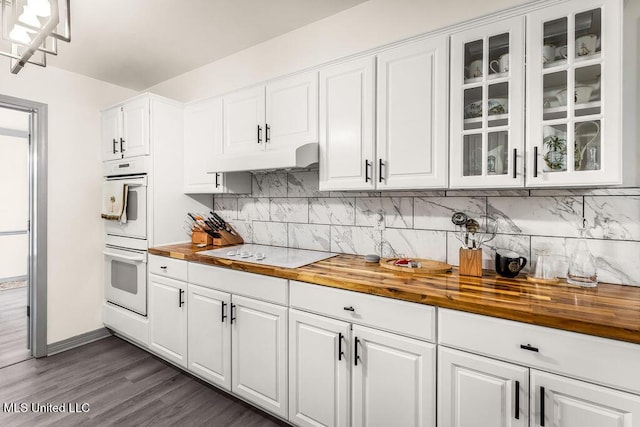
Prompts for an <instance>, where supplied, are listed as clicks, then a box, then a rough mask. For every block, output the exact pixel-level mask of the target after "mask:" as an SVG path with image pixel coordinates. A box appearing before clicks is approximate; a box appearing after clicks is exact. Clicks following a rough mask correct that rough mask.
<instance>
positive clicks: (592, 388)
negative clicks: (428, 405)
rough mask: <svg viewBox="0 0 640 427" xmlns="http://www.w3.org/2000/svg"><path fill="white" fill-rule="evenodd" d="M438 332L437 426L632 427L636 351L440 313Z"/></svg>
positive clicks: (637, 398) (639, 398)
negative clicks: (546, 370)
mask: <svg viewBox="0 0 640 427" xmlns="http://www.w3.org/2000/svg"><path fill="white" fill-rule="evenodd" d="M438 327H439V334H438V338H439V344H440V347H439V348H438V425H439V426H446V427H449V426H451V427H465V426H536V427H538V426H539V427H609V426H611V427H613V426H618V427H623V426H624V427H640V383H639V382H638V374H637V373H638V367H637V363H633V362H632V361H637V360H638V359H639V355H640V346H637V345H633V344H629V343H622V342H619V341H614V340H607V339H603V338H597V337H592V336H588V335H583V334H577V333H573V332H566V331H559V330H556V329H550V328H545V327H541V326H534V325H526V324H523V323H519V322H514V321H510V320H503V319H496V318H492V317H488V316H481V315H476V314H470V313H463V312H459V311H454V310H447V309H439V310H438ZM449 347H455V349H452V348H449ZM540 369H548V370H552V371H554V373H549V372H545V371H542V370H540ZM565 375H571V376H575V378H569V377H567V376H565ZM625 375H626V376H627V377H629V378H628V379H625V378H624V377H625ZM594 382H601V383H603V384H607V385H606V386H605V385H598V384H595V383H594ZM615 388H620V389H623V388H625V389H628V390H631V391H632V392H631V393H630V392H627V391H622V390H616V389H615Z"/></svg>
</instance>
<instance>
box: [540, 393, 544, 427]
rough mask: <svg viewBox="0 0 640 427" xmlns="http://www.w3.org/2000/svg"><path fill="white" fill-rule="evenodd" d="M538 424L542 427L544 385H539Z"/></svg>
mask: <svg viewBox="0 0 640 427" xmlns="http://www.w3.org/2000/svg"><path fill="white" fill-rule="evenodd" d="M540 426H541V427H544V387H542V386H541V387H540Z"/></svg>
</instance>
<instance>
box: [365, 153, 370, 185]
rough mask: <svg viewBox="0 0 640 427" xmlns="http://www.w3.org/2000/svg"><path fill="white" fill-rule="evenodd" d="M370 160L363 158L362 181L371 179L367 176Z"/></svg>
mask: <svg viewBox="0 0 640 427" xmlns="http://www.w3.org/2000/svg"><path fill="white" fill-rule="evenodd" d="M371 166H372V165H371V162H369V160H367V159H365V160H364V182H369V181H371V177H370V176H369V167H371Z"/></svg>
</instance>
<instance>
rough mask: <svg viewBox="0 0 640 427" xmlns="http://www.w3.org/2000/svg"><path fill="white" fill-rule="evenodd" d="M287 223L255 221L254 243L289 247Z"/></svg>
mask: <svg viewBox="0 0 640 427" xmlns="http://www.w3.org/2000/svg"><path fill="white" fill-rule="evenodd" d="M287 237H288V236H287V223H286V222H262V221H253V243H257V244H259V245H273V246H287Z"/></svg>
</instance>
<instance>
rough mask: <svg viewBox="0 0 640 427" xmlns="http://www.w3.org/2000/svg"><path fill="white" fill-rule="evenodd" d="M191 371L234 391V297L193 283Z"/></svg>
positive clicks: (190, 311) (190, 310)
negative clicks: (232, 366) (232, 305)
mask: <svg viewBox="0 0 640 427" xmlns="http://www.w3.org/2000/svg"><path fill="white" fill-rule="evenodd" d="M188 305H189V310H188V312H189V315H188V318H189V320H188V325H189V327H188V329H189V335H188V337H189V351H188V354H189V366H188V369H189V370H190V371H191V372H193V373H195V374H196V375H198V376H200V377H202V378H204V379H206V380H207V381H209V382H211V383H213V384H215V385H217V386H220V387H222V388H224V389H225V390H231V324H230V322H229V320H228V319H229V313H230V311H231V295H230V294H228V293H226V292H220V291H216V290H214V289H209V288H205V287H202V286H197V285H192V284H189V286H188Z"/></svg>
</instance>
